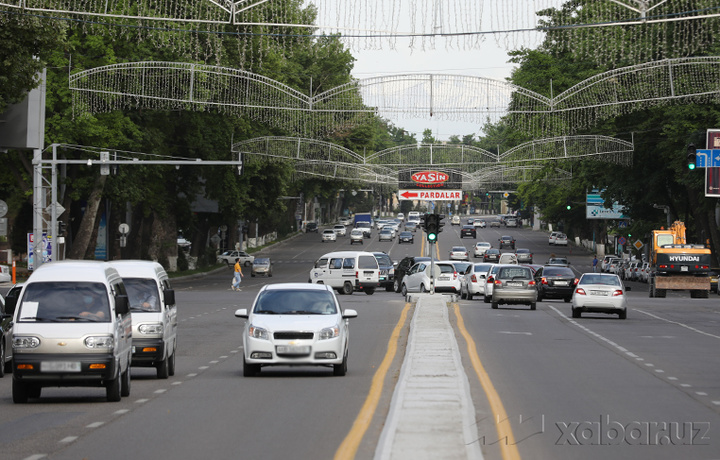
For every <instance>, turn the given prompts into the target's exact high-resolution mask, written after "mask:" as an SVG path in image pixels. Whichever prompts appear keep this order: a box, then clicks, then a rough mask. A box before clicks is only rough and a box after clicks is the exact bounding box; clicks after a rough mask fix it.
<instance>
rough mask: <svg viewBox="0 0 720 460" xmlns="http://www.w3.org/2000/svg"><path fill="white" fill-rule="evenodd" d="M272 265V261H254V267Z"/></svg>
mask: <svg viewBox="0 0 720 460" xmlns="http://www.w3.org/2000/svg"><path fill="white" fill-rule="evenodd" d="M268 264H270V259H255V260H254V261H253V265H268Z"/></svg>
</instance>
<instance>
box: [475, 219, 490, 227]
mask: <svg viewBox="0 0 720 460" xmlns="http://www.w3.org/2000/svg"><path fill="white" fill-rule="evenodd" d="M473 226H474V227H476V228H485V227H487V222H485V219H475V221H474V222H473Z"/></svg>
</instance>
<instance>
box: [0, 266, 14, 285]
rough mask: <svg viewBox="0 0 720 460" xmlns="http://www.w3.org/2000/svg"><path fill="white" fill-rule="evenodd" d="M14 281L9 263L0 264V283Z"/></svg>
mask: <svg viewBox="0 0 720 460" xmlns="http://www.w3.org/2000/svg"><path fill="white" fill-rule="evenodd" d="M11 281H12V275H11V274H10V267H8V266H7V265H0V283H9V282H11Z"/></svg>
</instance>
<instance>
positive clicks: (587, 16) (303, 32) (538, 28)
mask: <svg viewBox="0 0 720 460" xmlns="http://www.w3.org/2000/svg"><path fill="white" fill-rule="evenodd" d="M0 10H6V11H12V12H15V13H18V14H33V15H45V16H52V17H55V18H61V19H62V18H64V19H67V20H73V21H77V20H80V21H84V22H85V24H86V27H87V28H88V29H89V30H90V31H92V32H93V33H106V34H110V35H112V36H115V37H117V38H118V39H126V40H127V39H136V40H148V41H150V42H151V43H153V44H156V45H158V46H164V47H168V48H171V49H173V50H175V51H176V52H180V53H182V54H183V55H185V56H188V57H189V58H192V59H195V60H200V61H201V62H205V63H215V64H217V63H220V62H223V61H222V59H223V57H224V56H223V53H224V51H223V46H222V41H223V39H228V38H231V37H232V38H235V39H237V42H238V43H237V50H238V52H239V57H240V62H238V66H239V67H240V68H243V69H253V68H254V69H259V68H261V67H262V63H263V60H264V58H265V56H267V55H268V54H269V53H271V52H273V51H279V52H280V54H283V53H286V52H288V51H290V50H291V49H292V46H291V45H292V44H294V43H295V41H296V40H298V39H307V38H308V37H313V36H320V35H340V36H341V37H342V40H343V42H344V43H345V44H346V46H348V48H350V49H353V50H361V49H383V48H384V47H387V48H388V49H397V48H400V47H403V48H410V49H414V50H430V49H436V48H439V47H444V48H445V49H446V50H458V49H463V50H480V49H481V48H482V46H483V44H484V43H485V42H486V41H487V40H488V39H491V40H494V41H495V42H496V43H498V44H499V45H500V46H502V47H504V48H505V49H508V50H512V49H518V48H521V47H524V48H535V47H537V46H538V45H540V44H542V43H543V42H544V41H545V40H547V41H545V43H552V44H553V45H554V48H555V49H557V50H558V51H559V52H562V53H565V52H569V53H571V54H573V55H575V56H577V57H580V58H583V59H592V60H593V61H595V62H597V63H598V64H602V65H606V66H608V67H616V66H617V65H627V63H630V62H648V61H655V60H659V59H672V58H679V57H688V56H692V55H697V54H700V53H703V52H707V50H709V49H711V47H712V46H713V42H714V40H713V39H712V37H713V34H714V33H715V32H716V30H717V28H718V24H720V22H718V21H719V17H720V6H719V5H717V2H716V1H714V0H692V1H691V0H575V1H572V2H568V1H567V0H534V1H532V2H531V1H527V0H305V1H304V2H303V3H299V2H298V1H297V0H237V1H232V0H153V1H130V0H113V1H108V0H0Z"/></svg>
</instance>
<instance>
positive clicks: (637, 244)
mask: <svg viewBox="0 0 720 460" xmlns="http://www.w3.org/2000/svg"><path fill="white" fill-rule="evenodd" d="M633 246H635V249H637V250H638V251H639V250H640V249H642V247H643V246H645V245H644V244H643V242H642V241H640V240H637V241H636V242H635V243H633Z"/></svg>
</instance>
